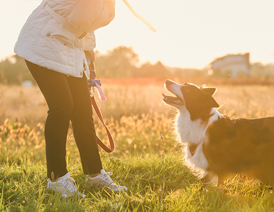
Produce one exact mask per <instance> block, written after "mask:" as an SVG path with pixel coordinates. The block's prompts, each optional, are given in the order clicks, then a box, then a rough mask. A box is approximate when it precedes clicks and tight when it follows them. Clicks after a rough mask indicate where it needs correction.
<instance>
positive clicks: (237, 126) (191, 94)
mask: <svg viewBox="0 0 274 212" xmlns="http://www.w3.org/2000/svg"><path fill="white" fill-rule="evenodd" d="M165 87H166V89H167V90H168V91H170V92H171V93H173V94H174V95H175V96H176V97H171V96H166V95H164V94H163V96H164V99H163V101H164V102H165V103H166V104H168V105H171V106H174V107H176V108H177V109H178V115H177V117H176V120H175V131H176V134H177V135H178V140H179V141H180V142H182V143H183V144H185V148H184V150H185V163H186V165H187V166H188V167H189V168H190V169H191V170H192V171H193V173H194V174H196V175H197V176H199V177H200V178H203V177H205V176H207V177H209V178H211V182H214V181H217V182H218V184H221V183H222V182H223V181H224V180H225V179H226V178H228V177H231V176H234V175H236V174H241V175H245V176H248V177H252V178H258V179H259V180H261V181H264V182H267V183H270V184H273V183H274V117H268V118H261V119H244V118H239V119H231V118H229V117H228V116H225V115H222V114H220V113H219V112H218V111H217V110H216V108H217V107H219V105H218V103H217V102H216V101H215V99H214V98H213V97H212V96H213V94H214V93H215V91H216V89H215V88H200V87H198V86H196V85H194V84H191V83H185V84H183V85H181V84H178V83H176V82H173V81H171V80H167V81H166V83H165Z"/></svg>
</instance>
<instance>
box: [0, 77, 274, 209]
mask: <svg viewBox="0 0 274 212" xmlns="http://www.w3.org/2000/svg"><path fill="white" fill-rule="evenodd" d="M103 83H104V82H103ZM163 83H164V81H157V82H155V81H153V82H152V81H149V80H148V81H147V83H145V84H144V83H143V84H142V83H137V82H136V83H135V82H134V81H132V82H131V83H130V84H127V83H121V82H120V83H115V82H109V83H105V84H103V90H104V92H105V94H106V96H107V98H108V100H107V101H104V102H100V101H98V104H99V105H100V108H101V110H102V113H103V115H104V117H105V119H106V122H107V125H108V127H109V128H110V131H111V132H112V134H113V137H114V138H115V140H116V147H117V148H116V151H115V152H114V153H112V154H111V155H108V154H106V153H103V152H102V151H100V152H101V156H102V159H103V165H104V167H105V169H106V170H107V171H113V172H114V176H115V177H114V178H115V179H116V180H119V182H121V183H122V184H125V185H127V186H128V188H129V189H130V192H129V193H126V194H116V195H115V194H109V193H102V192H101V191H100V190H99V189H98V188H91V190H90V189H88V188H86V187H85V186H84V175H83V174H82V171H81V165H80V159H79V154H78V151H77V148H76V144H75V141H74V138H73V135H72V131H71V129H70V130H69V133H68V145H67V160H68V164H69V169H70V171H71V174H72V175H73V177H74V178H75V179H76V181H77V183H78V185H79V187H80V190H81V191H82V192H84V193H86V194H87V198H86V199H85V200H78V199H77V198H76V199H72V200H59V197H58V196H56V195H55V194H51V193H48V192H47V191H45V185H46V175H45V170H46V169H45V152H44V149H45V144H44V137H43V130H44V121H45V118H46V112H47V105H46V103H45V101H44V99H43V96H42V95H41V93H40V91H39V89H38V88H37V87H32V88H22V87H18V86H10V87H8V86H3V85H0V211H2V210H4V211H273V210H274V201H273V193H272V189H269V188H270V187H269V185H266V184H264V183H261V182H259V181H257V180H252V179H247V178H245V177H243V176H236V177H235V178H232V179H229V180H227V181H226V182H225V184H224V185H223V186H222V187H221V188H220V190H218V189H216V188H214V187H211V186H208V185H206V186H205V185H203V184H202V183H201V182H200V181H199V180H198V179H197V178H196V177H194V176H193V175H192V174H191V172H190V171H189V170H188V169H187V168H186V167H184V166H183V162H182V160H181V159H182V158H183V155H182V153H181V149H180V145H179V144H178V143H177V142H176V141H175V135H174V134H173V133H172V120H173V118H174V116H175V115H176V110H175V109H173V108H171V107H169V106H166V105H164V103H163V102H162V94H161V93H162V92H164V93H166V94H167V93H168V92H167V91H166V90H165V88H164V87H163ZM199 85H200V86H202V84H199ZM206 85H207V86H208V87H210V86H212V87H217V89H218V91H217V93H216V94H215V98H216V100H217V102H218V103H219V104H220V105H222V106H221V107H220V109H219V111H220V112H221V113H224V114H227V115H229V116H231V117H248V118H258V117H264V116H274V109H273V108H274V107H273V99H274V86H272V85H227V84H226V85H223V84H217V85H216V86H214V84H206ZM95 121H96V129H97V133H98V134H99V136H100V137H101V138H103V139H104V140H105V139H106V134H105V132H104V129H103V127H102V125H100V123H99V122H98V120H97V119H95ZM1 193H2V194H1Z"/></svg>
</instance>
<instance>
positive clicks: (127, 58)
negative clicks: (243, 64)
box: [0, 46, 274, 84]
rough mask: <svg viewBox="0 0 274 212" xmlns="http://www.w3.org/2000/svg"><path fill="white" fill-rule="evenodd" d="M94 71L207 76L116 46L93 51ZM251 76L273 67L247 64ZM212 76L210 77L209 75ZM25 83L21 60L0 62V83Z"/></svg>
mask: <svg viewBox="0 0 274 212" xmlns="http://www.w3.org/2000/svg"><path fill="white" fill-rule="evenodd" d="M95 56H96V59H95V68H96V73H97V77H98V78H144V77H146V78H147V77H158V78H177V77H178V78H180V77H182V78H183V77H189V78H190V77H191V78H201V77H210V76H209V75H208V73H207V70H206V69H202V70H199V69H186V68H180V67H168V66H165V65H163V64H162V63H161V62H160V61H158V62H156V63H155V64H151V63H150V62H146V63H143V64H140V61H139V56H138V54H137V53H135V52H134V50H133V48H131V47H126V46H119V47H116V48H114V49H112V50H109V51H107V52H106V53H104V54H102V53H100V52H99V51H96V52H95ZM250 76H251V77H272V76H274V65H273V64H267V65H263V64H261V63H254V64H251V75H250ZM211 77H212V76H211ZM25 80H30V81H32V82H34V83H35V81H34V79H33V77H32V76H31V74H30V72H29V71H28V68H27V66H26V64H25V61H24V60H23V59H22V58H20V57H19V56H17V55H13V56H10V57H8V58H6V59H4V60H2V61H1V62H0V83H1V84H21V83H22V82H23V81H25Z"/></svg>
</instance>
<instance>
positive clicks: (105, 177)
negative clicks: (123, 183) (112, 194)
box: [102, 172, 115, 185]
mask: <svg viewBox="0 0 274 212" xmlns="http://www.w3.org/2000/svg"><path fill="white" fill-rule="evenodd" d="M110 175H112V173H111V172H106V173H104V174H102V178H103V179H104V180H105V181H106V182H107V183H108V184H109V185H111V184H113V183H114V182H113V180H112V179H111V178H110V177H109V176H110ZM114 184H115V183H114Z"/></svg>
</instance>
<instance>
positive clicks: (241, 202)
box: [0, 153, 274, 211]
mask: <svg viewBox="0 0 274 212" xmlns="http://www.w3.org/2000/svg"><path fill="white" fill-rule="evenodd" d="M181 159H182V155H180V154H178V153H177V154H173V153H168V154H165V155H164V156H162V157H160V156H159V155H151V156H148V157H143V156H141V155H140V156H133V157H132V156H128V157H125V158H123V159H119V158H117V157H114V156H111V155H106V154H102V160H103V163H104V167H105V169H106V171H112V172H113V179H114V180H115V181H117V182H119V183H120V184H122V185H126V186H127V187H128V190H129V191H128V192H122V193H112V192H109V191H106V190H103V189H101V188H98V187H87V186H86V185H85V184H84V178H85V176H84V175H83V174H82V171H81V165H80V164H79V162H74V161H73V160H72V158H70V159H68V163H69V169H70V172H71V175H72V176H73V177H74V179H75V180H76V182H77V184H78V186H79V190H80V191H81V192H83V193H84V194H86V195H87V197H86V198H85V199H78V198H77V197H72V198H68V199H63V198H61V196H60V195H59V194H58V193H52V192H48V191H46V189H45V187H46V167H45V165H44V164H29V162H27V161H24V160H23V161H22V163H21V164H20V165H16V164H12V163H5V164H2V166H1V169H0V179H1V180H0V188H1V198H0V208H1V211H271V210H274V202H273V195H272V189H269V188H268V187H267V185H265V184H262V183H259V182H257V181H251V180H248V183H247V182H245V181H244V180H243V179H241V178H239V177H236V178H235V179H231V180H229V181H227V182H226V183H225V185H223V187H222V188H221V189H217V188H215V187H212V186H209V185H204V184H202V183H201V182H200V181H199V180H198V179H196V178H195V177H194V176H193V175H192V174H191V173H190V172H189V170H188V169H187V168H186V167H184V166H183V165H182V162H181Z"/></svg>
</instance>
